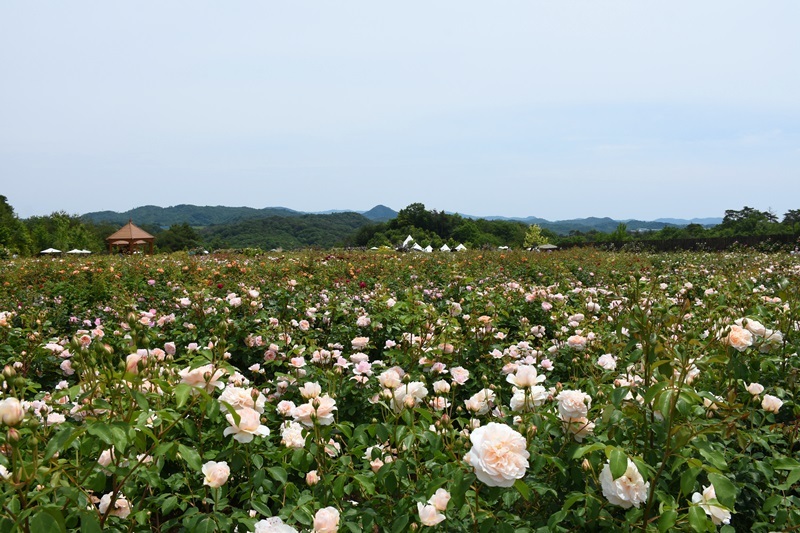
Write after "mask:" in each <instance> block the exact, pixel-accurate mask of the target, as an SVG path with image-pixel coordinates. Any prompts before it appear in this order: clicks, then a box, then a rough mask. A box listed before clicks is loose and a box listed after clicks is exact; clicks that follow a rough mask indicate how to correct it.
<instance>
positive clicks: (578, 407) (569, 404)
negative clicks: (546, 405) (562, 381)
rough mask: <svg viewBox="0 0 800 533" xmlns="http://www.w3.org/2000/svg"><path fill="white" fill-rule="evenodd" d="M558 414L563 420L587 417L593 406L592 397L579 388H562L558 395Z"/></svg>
mask: <svg viewBox="0 0 800 533" xmlns="http://www.w3.org/2000/svg"><path fill="white" fill-rule="evenodd" d="M556 400H558V414H559V415H560V416H561V419H562V420H567V421H568V420H570V419H572V418H586V415H587V414H588V413H589V409H590V408H591V407H592V397H591V396H589V395H588V394H586V393H585V392H583V391H579V390H568V389H564V390H562V391H561V392H560V393H559V394H558V396H556Z"/></svg>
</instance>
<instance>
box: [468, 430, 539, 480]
mask: <svg viewBox="0 0 800 533" xmlns="http://www.w3.org/2000/svg"><path fill="white" fill-rule="evenodd" d="M469 440H470V441H472V449H471V450H470V451H469V453H468V454H467V456H466V459H467V461H468V462H469V463H470V464H471V465H472V467H473V468H474V469H475V475H476V476H478V479H479V480H481V481H482V482H483V483H485V484H487V485H489V486H490V487H510V486H512V485H513V484H514V482H515V481H516V480H518V479H522V477H523V476H525V472H526V470H527V469H528V457H530V453H528V450H527V449H526V447H527V443H526V442H525V437H523V436H522V435H520V434H519V433H518V432H517V431H514V430H513V429H511V428H510V427H509V426H507V425H505V424H498V423H496V422H490V423H489V424H487V425H485V426H482V427H479V428H478V429H476V430H474V431H473V432H472V434H471V435H470V437H469Z"/></svg>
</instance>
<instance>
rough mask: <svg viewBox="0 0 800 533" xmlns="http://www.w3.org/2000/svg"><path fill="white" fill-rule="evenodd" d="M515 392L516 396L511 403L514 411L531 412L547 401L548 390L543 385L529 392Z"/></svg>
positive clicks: (532, 388) (519, 390) (515, 390)
mask: <svg viewBox="0 0 800 533" xmlns="http://www.w3.org/2000/svg"><path fill="white" fill-rule="evenodd" d="M513 390H514V395H513V396H512V397H511V401H510V405H511V410H512V411H517V412H519V411H530V410H531V408H533V407H534V406H535V407H539V406H540V405H542V404H543V403H544V402H545V400H547V395H548V394H547V389H545V388H544V387H542V386H541V385H536V386H535V387H531V388H530V389H528V390H525V389H517V388H515V389H513Z"/></svg>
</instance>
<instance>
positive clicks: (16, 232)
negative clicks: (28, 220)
mask: <svg viewBox="0 0 800 533" xmlns="http://www.w3.org/2000/svg"><path fill="white" fill-rule="evenodd" d="M31 252H32V242H31V238H30V234H29V233H28V230H27V228H26V227H25V224H23V223H22V222H21V221H20V220H19V218H17V215H16V213H14V208H13V207H11V205H9V203H8V199H7V198H6V197H5V196H3V195H0V255H7V254H8V253H21V254H29V253H31Z"/></svg>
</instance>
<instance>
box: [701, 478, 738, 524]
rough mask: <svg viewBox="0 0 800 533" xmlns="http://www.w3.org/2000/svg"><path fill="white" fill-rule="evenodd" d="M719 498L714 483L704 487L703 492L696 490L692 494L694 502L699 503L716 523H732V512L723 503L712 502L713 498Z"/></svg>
mask: <svg viewBox="0 0 800 533" xmlns="http://www.w3.org/2000/svg"><path fill="white" fill-rule="evenodd" d="M716 499H717V493H716V491H715V490H714V485H709V486H708V487H703V494H700V493H699V492H695V493H694V494H692V503H694V504H698V505H699V506H700V507H701V508H702V509H703V511H705V512H706V514H707V515H708V516H710V517H711V521H712V522H714V524H715V525H717V526H718V525H720V524H730V523H731V512H730V511H729V510H727V509H726V508H724V507H722V506H721V505H717V504H715V503H710V501H711V500H716Z"/></svg>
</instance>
